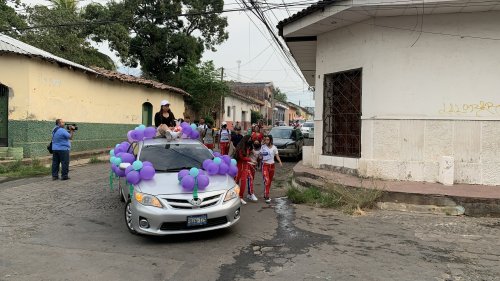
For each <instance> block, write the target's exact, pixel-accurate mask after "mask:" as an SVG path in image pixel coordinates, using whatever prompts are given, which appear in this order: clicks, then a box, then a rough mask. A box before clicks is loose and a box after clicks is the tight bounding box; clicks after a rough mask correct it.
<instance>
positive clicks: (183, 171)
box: [177, 169, 189, 181]
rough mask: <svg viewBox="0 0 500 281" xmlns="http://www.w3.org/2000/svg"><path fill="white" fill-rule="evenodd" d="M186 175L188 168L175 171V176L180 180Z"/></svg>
mask: <svg viewBox="0 0 500 281" xmlns="http://www.w3.org/2000/svg"><path fill="white" fill-rule="evenodd" d="M187 175H189V170H188V169H184V170H180V171H179V173H177V178H178V179H179V181H181V180H182V178H184V177H185V176H187Z"/></svg>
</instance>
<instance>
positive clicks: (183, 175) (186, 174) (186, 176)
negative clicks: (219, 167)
mask: <svg viewBox="0 0 500 281" xmlns="http://www.w3.org/2000/svg"><path fill="white" fill-rule="evenodd" d="M177 178H178V179H179V182H180V183H181V185H182V188H184V189H185V190H188V191H191V190H194V189H195V187H197V188H198V189H205V188H206V187H207V186H208V185H209V184H210V179H209V178H208V176H207V172H205V171H203V170H200V169H198V168H191V170H186V169H184V170H181V171H180V172H179V173H178V174H177Z"/></svg>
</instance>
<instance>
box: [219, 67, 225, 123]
mask: <svg viewBox="0 0 500 281" xmlns="http://www.w3.org/2000/svg"><path fill="white" fill-rule="evenodd" d="M220 81H221V82H224V67H221V69H220ZM223 118H224V95H222V96H221V97H220V120H219V128H222V119H223Z"/></svg>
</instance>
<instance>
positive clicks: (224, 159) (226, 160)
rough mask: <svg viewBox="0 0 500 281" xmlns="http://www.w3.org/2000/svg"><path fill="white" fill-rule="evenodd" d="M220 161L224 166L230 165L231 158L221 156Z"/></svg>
mask: <svg viewBox="0 0 500 281" xmlns="http://www.w3.org/2000/svg"><path fill="white" fill-rule="evenodd" d="M221 158H222V161H224V162H225V163H226V164H228V165H231V156H229V155H223V156H221Z"/></svg>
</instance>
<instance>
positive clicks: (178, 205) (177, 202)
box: [163, 193, 222, 210]
mask: <svg viewBox="0 0 500 281" xmlns="http://www.w3.org/2000/svg"><path fill="white" fill-rule="evenodd" d="M221 197H222V193H221V194H217V195H213V196H209V197H205V198H203V197H201V196H200V198H201V199H203V202H202V203H201V205H200V206H199V207H198V206H193V205H192V204H191V203H190V202H189V201H190V200H186V199H175V198H163V199H164V200H166V201H167V203H168V205H169V206H170V207H172V208H174V209H186V210H189V209H205V208H209V207H212V206H215V205H217V203H219V200H220V198H221Z"/></svg>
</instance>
